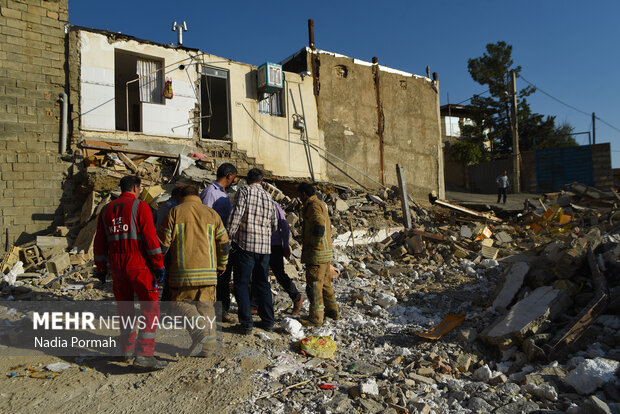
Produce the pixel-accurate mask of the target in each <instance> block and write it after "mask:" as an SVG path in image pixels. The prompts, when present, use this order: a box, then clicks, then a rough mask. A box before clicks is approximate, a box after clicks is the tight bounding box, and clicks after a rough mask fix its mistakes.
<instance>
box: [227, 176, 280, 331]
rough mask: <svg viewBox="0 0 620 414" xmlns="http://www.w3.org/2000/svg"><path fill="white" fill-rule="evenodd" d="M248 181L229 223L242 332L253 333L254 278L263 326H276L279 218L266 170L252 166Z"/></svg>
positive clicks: (235, 204)
mask: <svg viewBox="0 0 620 414" xmlns="http://www.w3.org/2000/svg"><path fill="white" fill-rule="evenodd" d="M247 182H248V185H247V186H245V187H242V188H241V189H239V191H238V192H237V195H236V198H235V203H234V206H233V210H232V212H231V214H230V220H229V223H228V234H229V236H230V240H231V242H232V248H233V250H234V251H235V253H234V254H233V256H234V263H233V270H234V272H233V273H234V277H233V281H234V286H235V290H234V293H235V298H236V299H237V306H238V311H237V315H238V317H239V328H240V331H241V333H243V334H250V333H252V327H253V322H252V313H251V309H250V291H249V285H250V280H251V281H252V284H253V285H254V286H253V288H252V290H253V291H254V292H255V293H256V300H257V305H258V315H259V316H260V318H261V324H260V327H261V328H263V329H265V330H268V331H271V330H273V324H274V318H273V298H272V296H271V285H270V284H269V254H270V253H271V234H272V233H273V232H274V231H276V229H277V227H278V222H277V219H276V209H275V205H274V204H273V200H272V198H271V196H270V195H269V194H268V193H267V191H265V190H264V189H263V187H262V182H263V173H262V171H261V170H259V169H258V168H252V169H251V170H250V171H248V175H247Z"/></svg>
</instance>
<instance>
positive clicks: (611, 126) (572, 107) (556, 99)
mask: <svg viewBox="0 0 620 414" xmlns="http://www.w3.org/2000/svg"><path fill="white" fill-rule="evenodd" d="M517 76H518V77H519V78H521V79H523V81H524V82H525V83H527V84H529V85H530V86H533V87H534V88H536V89H537V90H539V91H540V92H542V93H543V94H545V95H547V96H548V97H549V98H551V99H553V100H554V101H557V102H559V103H561V104H562V105H564V106H566V107H568V108H570V109H572V110H575V111H577V112H579V113H581V114H584V115H586V116H590V117H591V116H592V115H593V114H591V113H588V112H586V111H582V110H581V109H578V108H575V107H574V106H572V105H570V104H567V103H566V102H564V101H562V100H561V99H558V98H556V97H555V96H553V95H551V94H550V93H548V92H545V91H544V90H542V89H541V88H539V87H538V86H536V85H534V84H533V83H532V82H530V81H528V80H527V79H525V78H524V77H523V75H517ZM594 118H595V119H598V120H599V121H601V122H602V123H603V124H605V125H607V126H608V127H610V128H611V129H613V130H615V131H617V132H620V128H618V127H616V126H614V125H612V124H610V123H609V122H607V121H605V120H604V119H602V118H600V117H598V116H596V115H594ZM590 127H592V124H591V123H590Z"/></svg>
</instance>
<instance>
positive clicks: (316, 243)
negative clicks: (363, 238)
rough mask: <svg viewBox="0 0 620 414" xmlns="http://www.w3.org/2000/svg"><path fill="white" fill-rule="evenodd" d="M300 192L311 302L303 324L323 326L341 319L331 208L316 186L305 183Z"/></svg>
mask: <svg viewBox="0 0 620 414" xmlns="http://www.w3.org/2000/svg"><path fill="white" fill-rule="evenodd" d="M297 189H298V190H299V194H300V197H301V200H302V201H303V206H302V220H303V221H302V227H303V230H302V235H303V248H302V252H301V262H302V263H304V264H305V265H306V294H307V295H308V300H309V301H310V309H309V316H308V319H302V320H301V323H302V324H303V325H304V326H320V325H322V324H323V318H324V316H327V317H328V318H332V319H334V320H337V319H340V312H339V310H338V304H337V303H336V296H335V295H334V290H333V289H332V280H331V275H330V270H331V264H330V263H331V261H332V259H333V258H334V253H333V248H332V236H331V222H330V220H329V213H328V212H327V206H326V205H325V203H323V202H322V201H321V200H319V199H318V198H317V196H316V192H315V190H314V187H313V186H312V184H309V183H301V184H300V185H299V187H298V188H297Z"/></svg>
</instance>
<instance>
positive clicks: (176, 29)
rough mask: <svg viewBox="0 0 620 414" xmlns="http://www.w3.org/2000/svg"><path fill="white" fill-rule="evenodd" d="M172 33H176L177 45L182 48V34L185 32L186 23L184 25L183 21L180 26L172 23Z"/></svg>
mask: <svg viewBox="0 0 620 414" xmlns="http://www.w3.org/2000/svg"><path fill="white" fill-rule="evenodd" d="M172 31H173V32H177V45H178V46H182V45H183V32H187V23H185V20H184V21H183V23H182V24H177V22H176V21H175V22H174V23H172Z"/></svg>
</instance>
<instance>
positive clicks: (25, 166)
mask: <svg viewBox="0 0 620 414" xmlns="http://www.w3.org/2000/svg"><path fill="white" fill-rule="evenodd" d="M24 155H25V154H24ZM33 168H34V166H33V164H31V163H29V162H28V161H25V162H17V163H15V164H13V171H15V172H26V171H33Z"/></svg>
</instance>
